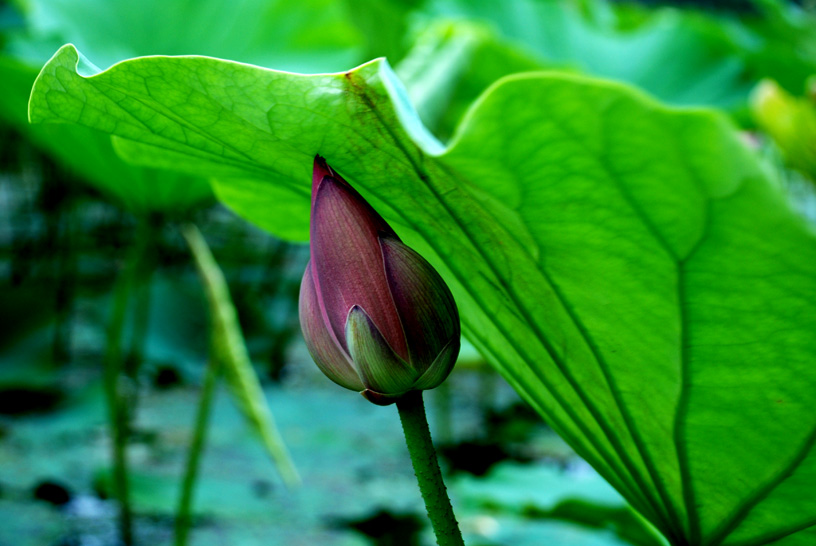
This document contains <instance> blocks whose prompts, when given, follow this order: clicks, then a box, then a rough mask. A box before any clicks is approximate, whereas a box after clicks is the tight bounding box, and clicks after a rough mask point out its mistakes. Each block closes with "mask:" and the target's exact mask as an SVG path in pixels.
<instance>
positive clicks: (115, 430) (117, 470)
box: [105, 229, 148, 545]
mask: <svg viewBox="0 0 816 546" xmlns="http://www.w3.org/2000/svg"><path fill="white" fill-rule="evenodd" d="M140 235H141V229H140V231H139V234H138V235H137V238H136V242H135V244H134V245H133V246H132V247H131V249H130V251H129V253H128V256H127V260H126V262H125V266H124V269H122V271H121V272H120V273H119V275H118V277H117V279H116V284H115V286H114V292H113V309H112V312H111V317H110V322H109V324H108V333H107V340H106V343H107V346H106V350H105V395H106V397H107V402H108V416H109V420H110V428H111V440H112V450H113V452H112V459H113V491H114V495H115V497H116V498H117V499H118V500H119V532H120V535H121V540H122V543H124V544H125V545H130V544H133V516H132V511H131V506H130V495H129V492H128V470H127V443H128V437H129V435H130V434H129V433H130V416H129V411H128V410H129V406H130V400H131V399H132V397H133V392H134V385H133V384H132V383H133V381H132V380H131V379H129V378H126V377H125V376H123V374H122V371H123V368H124V366H123V358H122V334H123V333H124V329H125V321H126V319H127V310H128V302H129V300H130V296H131V294H132V292H133V286H134V284H135V282H136V277H137V275H138V270H139V264H140V263H141V261H142V259H143V256H144V255H145V252H146V251H147V246H148V240H147V238H146V237H142V236H140Z"/></svg>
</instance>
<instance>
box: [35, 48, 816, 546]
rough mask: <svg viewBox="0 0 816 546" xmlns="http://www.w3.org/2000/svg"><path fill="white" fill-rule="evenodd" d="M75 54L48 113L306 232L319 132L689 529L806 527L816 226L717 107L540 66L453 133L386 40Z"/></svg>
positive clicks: (533, 374) (490, 351) (514, 371)
mask: <svg viewBox="0 0 816 546" xmlns="http://www.w3.org/2000/svg"><path fill="white" fill-rule="evenodd" d="M79 60H80V57H79V55H78V53H77V51H76V50H75V49H74V48H73V47H71V46H65V47H64V48H62V49H61V50H60V51H59V52H58V53H57V54H56V55H55V56H54V58H53V59H52V60H51V61H50V62H49V63H48V64H47V65H46V66H45V68H44V69H43V71H42V73H41V75H40V77H39V78H38V80H37V83H36V84H35V87H34V90H33V94H32V98H31V103H30V116H31V119H32V120H33V121H35V122H39V121H63V122H70V123H79V124H84V125H88V126H92V127H94V128H97V129H100V130H102V131H106V132H110V133H113V134H115V135H117V140H116V143H117V147H118V149H119V150H120V152H121V153H123V154H124V155H125V156H126V157H128V158H130V159H133V160H138V161H141V162H146V163H150V164H152V165H158V166H173V167H174V168H177V169H183V170H186V171H188V172H192V173H205V172H206V173H210V174H213V175H214V176H217V177H219V182H218V184H217V188H218V190H217V191H218V193H219V194H220V196H221V197H222V198H223V199H224V200H225V201H227V203H228V204H229V205H230V206H231V207H233V208H234V209H235V210H236V211H238V212H239V213H240V214H243V215H244V216H245V217H247V218H248V219H250V220H252V221H255V222H257V223H259V224H260V225H263V226H264V227H267V228H269V229H272V230H274V231H277V232H278V233H283V234H285V235H286V236H289V237H293V238H301V239H303V238H305V237H306V235H307V232H308V230H307V219H308V203H309V190H308V188H309V184H310V175H311V164H312V158H313V156H314V154H315V153H320V154H321V155H324V156H325V157H326V158H327V159H328V161H329V162H330V163H331V164H332V165H333V166H334V167H335V168H337V170H338V171H339V172H341V173H342V174H343V176H344V177H345V178H347V179H348V180H350V181H351V182H352V183H353V184H355V186H356V187H358V188H359V189H360V191H361V193H362V194H363V195H364V196H365V197H366V198H368V199H370V201H371V202H372V204H373V205H374V206H375V207H377V208H378V210H380V211H381V212H382V213H383V215H384V216H385V217H386V218H387V219H388V220H389V221H391V222H392V223H393V225H394V227H395V229H397V231H398V232H399V233H400V235H402V236H403V237H404V239H406V241H407V242H408V243H409V244H411V245H413V246H415V247H416V248H417V249H418V250H420V251H421V252H423V253H424V254H425V255H426V256H427V257H428V259H429V260H430V261H431V262H432V263H433V264H434V265H435V266H437V267H438V269H439V270H440V272H441V273H442V274H443V276H444V277H445V278H446V279H447V280H448V281H449V283H450V285H451V288H452V290H453V292H454V295H455V296H456V298H457V301H458V303H459V305H460V307H461V315H462V321H463V326H464V329H465V332H466V334H467V335H468V337H469V339H470V340H472V341H473V342H474V344H475V345H476V346H477V347H478V348H479V350H480V351H481V352H482V353H483V354H484V355H485V356H486V357H487V358H488V359H489V360H490V361H491V363H493V364H494V365H495V366H496V367H497V368H498V369H499V370H500V371H501V372H502V374H503V375H504V377H505V378H507V380H508V381H509V382H510V383H511V384H512V385H513V386H514V387H515V388H516V389H517V390H518V391H519V393H521V394H522V395H523V396H524V397H525V399H526V400H528V401H529V403H530V404H531V405H532V406H533V407H535V408H536V409H537V410H538V411H539V412H540V413H541V414H542V415H543V416H544V417H545V419H547V421H548V422H549V423H550V424H551V425H552V426H553V427H554V428H555V429H556V430H557V431H558V432H559V433H560V434H561V435H562V436H563V437H564V438H565V439H566V440H567V441H568V442H569V443H570V444H571V445H572V446H573V447H574V448H575V449H576V451H578V453H580V454H581V455H582V456H583V457H584V458H586V459H587V460H588V461H589V462H590V463H591V464H592V465H593V466H594V467H595V468H596V469H598V471H599V472H600V473H601V474H602V475H603V476H604V477H605V478H606V479H607V480H608V481H609V482H610V483H611V484H612V485H613V486H615V487H616V488H617V489H618V491H620V492H621V494H622V495H623V496H624V497H625V498H626V499H627V500H628V501H629V502H630V503H631V504H632V505H633V506H634V507H635V508H636V509H637V510H639V511H640V512H641V513H642V514H643V515H644V516H645V517H647V518H648V519H649V520H651V521H652V522H653V523H654V524H655V526H656V527H658V528H659V529H660V530H661V531H662V532H663V533H664V534H665V535H666V536H667V537H668V538H669V539H670V540H671V541H672V542H673V543H674V544H687V543H691V544H720V543H722V544H732V545H738V544H739V545H749V544H760V543H764V542H768V541H771V540H774V539H782V538H784V542H785V544H807V543H808V541H809V540H810V538H812V536H811V537H810V538H809V537H808V535H807V533H808V532H809V531H807V529H808V528H809V527H810V526H812V525H813V524H814V522H816V500H814V497H813V495H812V491H813V488H814V485H816V455H814V454H813V453H812V448H813V443H814V439H815V438H816V414H814V413H813V411H812V407H813V405H814V403H816V367H814V366H813V365H812V363H813V358H814V356H815V355H816V338H814V336H813V331H814V327H816V298H814V294H816V238H814V235H813V231H812V229H811V228H808V227H806V226H805V225H804V223H803V221H802V220H801V219H799V218H798V217H797V216H795V215H794V214H793V213H792V212H791V211H790V209H789V207H788V206H787V205H786V202H785V199H784V197H783V196H781V195H779V194H778V193H777V190H776V189H775V187H774V186H773V185H772V184H771V183H769V180H768V178H767V176H766V175H765V174H764V173H763V171H762V170H761V169H760V167H759V166H758V163H757V161H756V159H755V158H754V157H753V156H752V155H751V153H750V152H749V151H748V150H747V149H745V148H744V147H743V145H742V144H741V142H740V140H739V138H738V137H737V135H736V134H735V132H734V130H733V128H732V127H731V126H730V125H729V124H728V122H726V121H725V120H724V119H723V118H721V117H719V116H717V115H716V114H713V113H710V112H704V111H689V110H673V109H669V108H666V107H664V106H661V105H659V104H658V103H656V102H654V101H652V100H650V99H648V98H647V97H645V96H643V95H641V94H639V93H637V92H634V91H632V90H631V89H629V88H627V87H624V86H621V85H618V84H613V83H609V82H603V81H598V80H593V79H589V78H584V77H578V76H570V75H563V74H555V73H550V74H547V73H538V74H528V75H524V76H516V77H511V78H508V79H504V80H502V81H501V82H499V83H497V84H496V85H495V86H493V87H491V89H489V90H488V91H487V92H486V93H485V94H484V95H483V96H482V97H481V99H480V100H479V101H478V102H477V103H476V104H475V105H474V107H473V108H472V109H471V110H470V111H469V113H468V114H467V116H466V117H465V119H464V120H463V121H462V123H461V125H460V126H459V128H458V131H457V133H456V135H455V136H454V139H453V141H452V143H451V145H450V146H449V147H447V148H443V147H442V146H441V145H440V144H439V143H438V142H436V141H435V140H434V139H433V137H431V136H429V135H428V133H427V132H426V131H425V130H424V127H423V126H422V125H421V123H420V122H419V120H418V118H417V117H416V115H415V113H414V112H413V110H412V109H411V108H410V105H409V104H408V103H407V101H406V99H405V94H404V92H403V91H402V90H401V87H400V85H399V82H398V81H397V80H396V79H395V78H394V77H393V74H392V72H391V71H390V69H389V68H388V65H387V64H386V63H384V62H383V61H375V62H372V63H368V64H366V65H363V66H361V67H359V68H357V69H355V70H352V71H350V72H346V73H340V74H329V75H317V76H301V75H297V74H290V73H282V72H275V71H271V70H266V69H262V68H257V67H252V66H247V65H241V64H236V63H231V62H227V61H219V60H215V59H210V58H202V57H185V58H173V57H152V58H142V59H134V60H131V61H127V62H124V63H121V64H118V65H116V66H114V67H112V68H111V69H109V70H107V71H104V72H100V73H92V71H89V69H88V67H86V66H83V65H82V64H81V63H80V65H79V67H78V66H77V63H78V62H79ZM802 530H806V531H803V532H799V531H802Z"/></svg>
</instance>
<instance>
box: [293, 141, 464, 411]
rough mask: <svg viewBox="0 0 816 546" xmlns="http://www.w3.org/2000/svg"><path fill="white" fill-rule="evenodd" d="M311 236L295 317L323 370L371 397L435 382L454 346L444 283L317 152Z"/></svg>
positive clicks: (385, 399) (391, 397)
mask: <svg viewBox="0 0 816 546" xmlns="http://www.w3.org/2000/svg"><path fill="white" fill-rule="evenodd" d="M310 236H311V243H310V245H311V260H310V262H309V264H308V265H307V266H306V273H305V274H304V275H303V283H302V284H301V287H300V303H299V307H300V309H299V310H300V325H301V328H302V329H303V336H304V338H305V339H306V346H307V347H308V349H309V352H310V353H311V355H312V358H314V361H315V362H316V363H317V365H318V367H319V368H320V369H321V370H322V371H323V373H324V374H326V375H327V376H328V377H329V379H331V380H332V381H334V382H335V383H337V384H338V385H342V386H343V387H346V388H347V389H352V390H356V391H359V392H360V393H361V394H362V395H363V396H365V397H366V398H367V399H368V400H370V401H371V402H373V403H375V404H378V405H388V404H391V403H393V402H396V400H397V399H398V398H399V397H400V396H402V395H404V394H405V393H407V392H409V391H414V390H425V389H432V388H434V387H436V386H437V385H439V384H440V383H441V382H442V381H444V380H445V378H446V377H447V376H448V374H449V373H450V371H451V369H453V365H454V363H455V362H456V357H457V355H458V354H459V333H460V330H459V313H458V312H457V310H456V303H455V302H454V301H453V296H452V295H451V293H450V290H449V289H448V287H447V285H446V284H445V281H443V280H442V277H440V276H439V273H437V272H436V270H435V269H434V268H433V267H432V266H431V265H430V264H429V263H428V262H427V261H426V260H425V259H424V258H423V257H422V256H420V255H419V254H417V253H416V252H415V251H414V250H412V249H411V248H409V247H407V246H406V245H405V244H404V243H403V242H402V241H401V240H400V238H399V237H397V234H396V233H394V230H393V229H391V226H389V225H388V224H387V223H386V222H385V220H383V218H382V217H381V216H380V215H379V214H377V212H376V211H375V210H374V209H373V208H372V207H371V205H369V204H368V202H366V200H365V199H363V197H362V196H361V195H360V194H359V193H357V191H355V190H354V188H352V187H351V186H350V185H349V183H348V182H346V181H345V180H343V178H342V177H340V176H339V175H338V174H337V173H336V172H334V171H333V170H332V169H331V167H329V166H328V165H327V164H326V162H325V160H324V159H323V158H321V157H320V156H317V157H316V158H315V162H314V173H313V176H312V212H311V224H310Z"/></svg>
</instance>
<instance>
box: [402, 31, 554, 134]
mask: <svg viewBox="0 0 816 546" xmlns="http://www.w3.org/2000/svg"><path fill="white" fill-rule="evenodd" d="M543 68H547V65H546V63H544V62H542V61H539V60H536V59H534V58H533V57H531V56H529V55H527V54H525V53H524V52H523V51H520V50H519V49H517V48H514V47H512V46H510V45H507V44H506V43H503V42H502V41H501V40H500V39H499V37H498V36H497V35H496V34H495V33H494V32H492V31H490V30H489V29H488V28H487V27H485V26H483V25H476V24H472V23H467V22H463V21H440V22H437V23H435V24H433V25H431V26H429V27H427V28H426V29H425V30H424V31H423V32H422V33H421V34H419V36H417V39H416V41H415V42H414V46H413V47H412V49H411V50H410V52H409V53H408V55H407V56H406V57H405V58H404V59H403V60H402V62H400V64H399V65H397V67H396V69H395V71H396V73H397V75H398V76H399V78H400V80H401V81H402V82H403V83H404V84H405V88H406V89H407V91H408V96H409V97H410V99H411V103H412V104H413V105H414V106H415V107H416V109H417V113H418V114H419V117H420V118H421V119H422V121H423V123H425V125H426V126H427V127H428V128H429V129H430V130H431V131H433V132H434V134H435V135H437V136H439V137H440V138H443V139H447V138H449V137H450V136H451V134H452V132H453V129H454V128H455V127H456V123H457V122H458V121H459V120H460V119H461V118H462V115H463V114H464V112H465V110H466V109H467V108H468V106H470V104H471V103H472V102H473V101H474V100H475V99H476V97H478V96H479V94H480V93H482V92H483V91H484V90H485V89H487V88H488V87H489V86H490V85H491V84H492V83H493V82H495V81H496V80H498V79H499V78H501V77H502V76H507V75H509V74H513V73H515V72H527V71H531V70H540V69H543Z"/></svg>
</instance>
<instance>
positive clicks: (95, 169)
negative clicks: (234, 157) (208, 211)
mask: <svg viewBox="0 0 816 546" xmlns="http://www.w3.org/2000/svg"><path fill="white" fill-rule="evenodd" d="M36 77H37V69H36V68H34V67H33V66H30V65H27V64H24V63H22V62H20V61H17V60H14V59H11V58H8V57H2V56H0V82H3V83H2V92H1V93H0V119H3V120H5V121H6V122H7V123H9V124H10V125H12V126H14V127H15V128H16V129H17V130H19V131H20V132H22V133H23V134H25V135H26V137H28V138H29V139H31V141H32V142H34V143H35V144H36V145H37V146H38V147H40V148H41V149H43V150H44V151H46V152H47V153H49V154H51V155H53V156H54V157H55V158H56V159H57V160H59V161H60V162H61V163H63V164H64V165H66V166H68V167H69V168H70V169H71V170H73V171H74V172H76V173H77V174H79V175H80V176H81V177H82V178H83V179H85V180H86V181H88V182H89V183H91V184H92V185H93V186H94V187H96V188H98V189H99V190H101V191H102V192H103V193H105V194H106V195H108V196H111V197H113V198H114V199H115V200H116V201H118V202H119V203H120V204H122V205H124V206H125V207H127V208H128V209H129V210H130V211H131V212H134V213H136V214H146V213H149V212H164V213H176V214H183V213H184V212H185V211H186V210H188V209H190V208H192V207H196V206H200V205H201V204H202V203H206V202H208V201H210V200H211V199H212V190H210V186H209V184H208V183H207V182H206V180H204V179H202V178H198V177H191V176H185V175H180V174H177V173H168V172H162V171H158V170H156V169H150V168H144V167H135V166H133V165H129V164H127V163H125V162H124V161H122V159H120V158H119V156H118V155H116V153H115V152H114V150H113V147H112V146H111V139H110V136H108V135H106V134H103V133H100V132H98V131H94V130H91V129H87V128H85V127H78V126H67V125H62V126H58V125H51V126H44V125H30V124H29V123H28V119H27V116H26V110H27V103H28V97H29V95H30V93H31V86H32V85H33V83H34V80H35V79H36Z"/></svg>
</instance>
